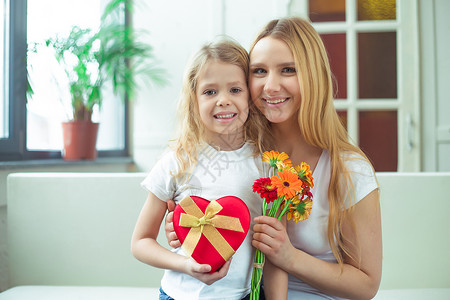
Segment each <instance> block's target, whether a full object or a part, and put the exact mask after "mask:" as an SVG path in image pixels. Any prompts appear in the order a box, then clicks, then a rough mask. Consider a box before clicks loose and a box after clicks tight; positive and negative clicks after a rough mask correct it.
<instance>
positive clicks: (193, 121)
mask: <svg viewBox="0 0 450 300" xmlns="http://www.w3.org/2000/svg"><path fill="white" fill-rule="evenodd" d="M210 60H216V61H220V62H223V63H229V64H233V65H236V66H238V67H239V68H241V70H242V71H243V72H244V75H245V78H246V79H247V78H248V72H249V56H248V53H247V51H246V50H245V49H244V48H243V47H242V46H241V45H239V44H238V43H236V42H234V41H232V40H231V39H228V38H227V39H221V40H219V41H216V42H212V43H209V44H206V45H204V46H203V47H202V48H201V49H200V50H199V51H198V52H197V53H196V54H195V55H194V56H193V57H192V59H191V61H190V64H189V65H188V67H187V68H186V70H185V74H184V78H183V86H182V90H181V96H180V100H179V102H178V120H179V121H180V122H179V130H178V136H177V139H176V140H175V145H174V148H175V153H176V156H177V160H178V163H179V166H180V170H179V172H178V173H177V174H174V175H175V176H177V177H181V176H184V175H185V174H186V173H189V172H190V170H191V169H192V168H193V167H194V166H195V165H196V163H197V156H198V153H199V151H200V150H201V147H202V146H203V145H205V142H206V141H205V136H204V133H205V128H204V125H203V123H202V121H201V119H200V113H199V110H198V103H197V98H196V96H195V95H196V90H197V86H198V78H199V74H200V73H201V71H202V70H203V68H204V66H205V65H206V63H207V62H208V61H210ZM248 104H249V113H248V118H247V120H246V121H245V123H244V128H245V130H244V140H245V141H246V142H248V143H252V144H254V145H255V152H254V154H255V155H257V154H259V153H262V151H263V149H264V148H265V147H264V146H263V135H264V134H268V132H269V131H268V130H267V128H268V122H267V120H266V118H265V117H264V116H263V115H262V114H261V113H260V112H259V111H258V109H257V108H256V107H255V106H254V104H253V102H252V101H251V100H250V96H249V99H248Z"/></svg>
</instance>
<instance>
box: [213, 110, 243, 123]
mask: <svg viewBox="0 0 450 300" xmlns="http://www.w3.org/2000/svg"><path fill="white" fill-rule="evenodd" d="M236 116H237V113H233V112H221V113H218V114H215V115H214V119H216V120H218V121H221V122H227V121H230V120H233V119H234V118H235V117H236Z"/></svg>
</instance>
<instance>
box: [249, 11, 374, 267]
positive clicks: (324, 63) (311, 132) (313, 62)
mask: <svg viewBox="0 0 450 300" xmlns="http://www.w3.org/2000/svg"><path fill="white" fill-rule="evenodd" d="M267 36H270V37H272V38H276V39H279V40H281V41H283V42H285V43H286V44H287V45H288V47H289V48H290V50H291V51H292V54H293V56H294V60H295V67H296V70H297V77H298V81H299V85H300V96H301V104H300V109H299V113H298V124H299V126H300V130H301V132H302V134H303V135H304V137H305V140H306V141H307V142H308V143H309V144H311V145H314V146H316V147H319V148H322V149H327V150H328V151H329V152H330V156H331V176H330V185H329V188H328V199H329V216H328V242H329V244H330V247H331V250H332V251H333V254H334V256H335V258H336V260H337V261H338V263H339V264H340V265H341V270H342V266H343V254H342V253H345V254H346V255H347V256H349V257H351V258H352V259H356V257H357V256H358V255H357V254H356V253H354V252H353V251H350V248H353V246H354V245H353V246H352V247H348V246H347V245H348V244H349V243H348V242H349V241H348V240H347V241H346V237H345V236H344V234H343V232H342V228H343V221H344V219H347V220H350V223H351V224H353V222H352V219H351V214H350V211H351V210H348V209H347V206H346V205H345V203H344V201H345V198H347V197H349V195H348V194H347V191H348V190H349V189H350V190H352V182H351V179H350V174H349V171H348V170H347V168H346V166H345V164H344V161H343V157H342V155H343V154H359V155H360V156H359V157H361V158H362V159H366V160H367V157H366V156H365V155H364V153H363V152H362V151H361V150H360V149H359V148H358V147H356V146H354V145H353V144H351V143H350V141H349V138H348V135H347V131H346V129H345V128H344V126H343V125H342V123H341V121H340V120H339V117H338V114H337V113H336V110H335V108H334V105H333V82H332V74H331V70H330V64H329V61H328V56H327V52H326V50H325V47H324V45H323V43H322V40H321V38H320V36H319V34H318V33H317V32H316V30H315V29H314V28H313V27H312V26H311V24H310V23H309V22H308V21H306V20H303V19H301V18H296V17H292V18H284V19H279V20H272V21H270V22H269V23H268V24H267V25H266V26H265V27H264V28H263V30H262V31H261V32H260V33H259V34H258V36H257V38H256V39H255V41H254V42H253V44H252V46H251V48H250V55H251V52H252V50H253V48H254V46H255V44H256V43H257V42H258V41H259V40H261V39H262V38H264V37H267ZM353 157H355V155H353ZM356 157H358V155H356ZM350 200H351V201H353V200H354V199H350ZM353 227H354V226H353ZM344 241H346V242H347V243H345V242H344ZM336 243H337V245H336Z"/></svg>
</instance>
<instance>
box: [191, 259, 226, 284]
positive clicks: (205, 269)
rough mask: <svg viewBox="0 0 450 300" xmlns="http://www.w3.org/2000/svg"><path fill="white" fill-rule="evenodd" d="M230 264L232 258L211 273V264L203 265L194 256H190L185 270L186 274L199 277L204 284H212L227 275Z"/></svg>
mask: <svg viewBox="0 0 450 300" xmlns="http://www.w3.org/2000/svg"><path fill="white" fill-rule="evenodd" d="M230 264H231V258H230V259H229V260H228V261H227V262H226V263H225V264H224V265H223V266H222V267H221V268H220V269H218V270H217V271H215V272H214V273H209V271H211V266H210V265H206V264H204V265H201V264H199V263H197V262H196V261H195V260H194V259H193V258H192V257H189V258H187V260H186V265H185V271H186V274H188V275H191V276H192V277H194V278H197V279H198V280H200V281H201V282H203V283H204V284H207V285H211V284H213V283H214V282H216V281H217V280H220V279H222V278H223V277H225V276H226V275H227V273H228V269H229V268H230Z"/></svg>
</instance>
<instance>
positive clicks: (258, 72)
mask: <svg viewBox="0 0 450 300" xmlns="http://www.w3.org/2000/svg"><path fill="white" fill-rule="evenodd" d="M252 73H253V74H264V73H267V72H266V70H264V69H262V68H256V69H253V71H252Z"/></svg>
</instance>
